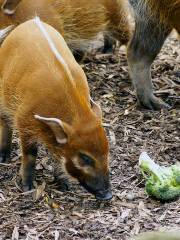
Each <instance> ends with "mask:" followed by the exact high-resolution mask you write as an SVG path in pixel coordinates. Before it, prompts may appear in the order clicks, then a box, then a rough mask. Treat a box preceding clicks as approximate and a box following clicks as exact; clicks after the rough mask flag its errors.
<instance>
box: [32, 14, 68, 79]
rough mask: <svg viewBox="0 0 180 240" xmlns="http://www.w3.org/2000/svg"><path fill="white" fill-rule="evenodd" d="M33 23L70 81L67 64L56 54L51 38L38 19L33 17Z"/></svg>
mask: <svg viewBox="0 0 180 240" xmlns="http://www.w3.org/2000/svg"><path fill="white" fill-rule="evenodd" d="M34 22H35V24H36V25H37V26H38V27H39V29H40V31H41V32H42V33H43V35H44V37H45V38H46V40H47V42H48V44H49V46H50V48H51V50H52V52H53V53H54V55H55V57H56V58H57V60H58V61H59V62H60V63H61V64H62V66H63V67H64V70H65V72H66V73H67V75H68V77H69V78H70V79H72V74H71V72H70V70H69V67H68V65H67V63H66V62H65V61H64V58H63V57H62V56H61V54H60V53H59V52H58V50H57V48H56V46H55V44H54V42H53V41H52V39H51V37H50V36H49V34H48V32H47V31H46V29H45V27H44V25H43V22H42V21H41V20H40V18H39V17H35V18H34Z"/></svg>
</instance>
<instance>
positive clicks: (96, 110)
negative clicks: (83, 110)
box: [90, 98, 102, 119]
mask: <svg viewBox="0 0 180 240" xmlns="http://www.w3.org/2000/svg"><path fill="white" fill-rule="evenodd" d="M90 101H91V108H92V110H93V112H94V113H95V114H96V116H97V117H98V118H99V119H102V110H101V107H100V105H99V104H97V103H95V102H94V101H93V100H92V98H91V99H90Z"/></svg>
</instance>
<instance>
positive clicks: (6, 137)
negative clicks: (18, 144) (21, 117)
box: [0, 118, 12, 163]
mask: <svg viewBox="0 0 180 240" xmlns="http://www.w3.org/2000/svg"><path fill="white" fill-rule="evenodd" d="M0 123H1V124H0V163H4V162H6V161H7V160H9V157H10V153H11V141H12V129H11V127H10V126H9V125H8V123H7V121H6V120H5V119H2V118H1V119H0Z"/></svg>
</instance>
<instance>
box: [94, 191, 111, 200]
mask: <svg viewBox="0 0 180 240" xmlns="http://www.w3.org/2000/svg"><path fill="white" fill-rule="evenodd" d="M95 197H96V199H98V200H103V201H107V200H111V199H112V197H113V195H112V191H111V189H109V190H107V191H99V192H98V193H96V194H95Z"/></svg>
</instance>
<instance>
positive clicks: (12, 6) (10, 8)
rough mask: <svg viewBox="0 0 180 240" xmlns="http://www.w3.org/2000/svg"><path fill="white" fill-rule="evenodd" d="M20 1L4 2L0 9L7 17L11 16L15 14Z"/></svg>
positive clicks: (5, 0) (7, 0)
mask: <svg viewBox="0 0 180 240" xmlns="http://www.w3.org/2000/svg"><path fill="white" fill-rule="evenodd" d="M20 1H21V0H4V2H3V4H2V6H1V9H2V11H3V12H4V13H5V14H7V15H12V14H14V13H15V11H16V8H17V5H18V3H19V2H20Z"/></svg>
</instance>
